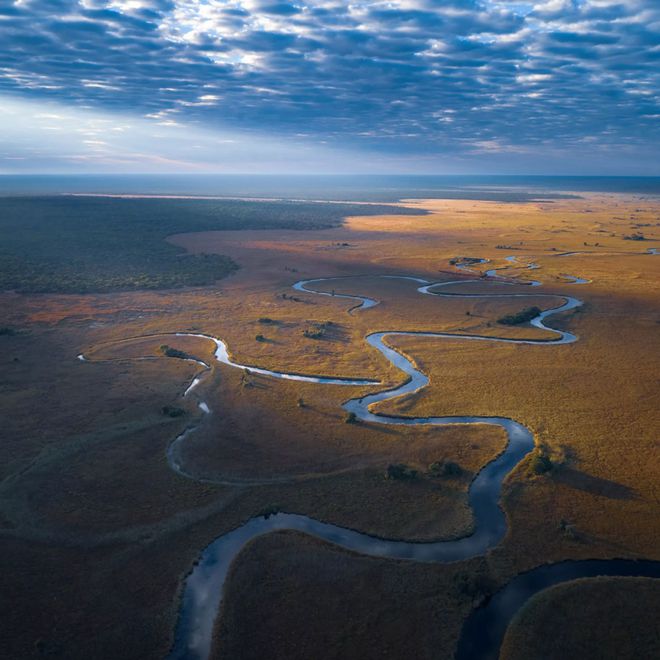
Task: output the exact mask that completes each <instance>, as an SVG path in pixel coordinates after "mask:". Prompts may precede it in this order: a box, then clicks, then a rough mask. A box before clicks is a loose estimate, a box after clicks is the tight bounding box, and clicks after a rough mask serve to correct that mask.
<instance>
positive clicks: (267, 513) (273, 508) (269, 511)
mask: <svg viewBox="0 0 660 660" xmlns="http://www.w3.org/2000/svg"><path fill="white" fill-rule="evenodd" d="M280 511H281V508H280V505H279V504H268V505H267V506H265V507H264V508H263V509H261V511H259V514H258V515H259V516H261V517H263V518H265V519H266V520H268V518H270V517H271V516H275V515H277V514H278V513H279V512H280Z"/></svg>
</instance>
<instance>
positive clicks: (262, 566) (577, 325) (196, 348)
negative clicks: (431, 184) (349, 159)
mask: <svg viewBox="0 0 660 660" xmlns="http://www.w3.org/2000/svg"><path fill="white" fill-rule="evenodd" d="M390 202H391V200H390ZM172 204H174V206H171V205H172ZM260 204H262V206H260ZM67 205H68V206H67ZM2 207H3V216H2V221H1V222H2V223H5V224H6V226H5V227H3V231H5V232H7V233H8V234H10V235H11V236H12V240H11V241H10V242H8V243H6V244H5V246H4V247H3V250H4V251H5V256H7V259H5V260H4V264H5V265H4V269H3V270H2V273H0V275H1V276H2V278H3V279H2V281H3V282H4V289H5V291H3V292H2V293H0V300H1V302H2V308H3V322H2V324H1V325H2V326H3V330H4V331H3V332H2V333H1V334H0V346H1V349H2V350H0V361H1V363H2V373H3V376H4V377H3V396H2V404H1V405H2V416H3V420H5V421H4V432H5V442H4V443H3V445H2V454H3V460H2V462H1V469H2V472H1V473H0V479H1V481H0V544H1V545H2V557H3V567H4V570H3V572H2V576H1V578H0V580H2V585H1V588H0V591H1V593H2V599H1V600H2V618H3V621H4V627H5V630H6V631H7V632H8V634H5V635H4V639H3V641H4V644H3V650H2V654H4V655H6V657H11V658H31V657H34V658H38V657H43V656H45V655H46V656H51V655H52V656H55V657H66V658H92V657H93V658H119V657H121V658H163V657H167V656H169V657H172V658H183V657H185V658H193V657H213V658H215V657H217V658H232V659H234V658H236V659H243V658H245V659H247V658H263V657H268V658H287V659H293V658H300V659H303V658H306V659H307V658H318V659H325V658H382V657H391V658H408V657H416V658H452V657H455V656H456V657H464V658H467V657H474V658H477V657H497V656H498V654H499V653H500V644H502V646H501V654H502V656H501V657H503V658H533V657H549V658H559V657H580V658H590V657H593V658H596V657H603V656H602V655H598V648H597V647H595V646H594V643H593V632H592V630H593V626H594V624H595V623H598V624H599V630H600V634H601V639H602V640H604V641H603V644H607V648H608V649H609V650H610V651H611V652H612V653H613V655H611V656H609V657H619V658H626V657H630V658H632V657H654V656H655V655H657V654H658V653H660V646H658V629H657V625H658V624H657V622H658V620H659V617H658V616H657V613H658V593H660V586H658V581H657V580H656V579H654V578H657V577H658V573H659V571H658V561H660V551H659V548H660V522H659V521H660V515H659V514H660V505H659V501H660V492H659V491H658V484H659V483H660V480H659V479H658V476H659V475H658V471H659V465H658V457H657V450H658V446H657V442H658V438H657V429H658V428H659V427H660V413H659V412H658V411H660V405H659V403H660V402H659V398H660V396H659V392H658V376H657V374H658V372H659V367H660V363H659V362H660V358H659V356H660V332H659V329H660V259H659V258H658V256H657V254H654V252H655V251H656V249H657V248H658V247H659V246H660V204H659V203H658V201H657V199H655V198H653V197H640V196H639V195H637V196H634V195H632V194H625V195H624V194H603V193H599V194H596V193H580V194H579V195H577V194H576V195H566V196H556V197H554V198H552V196H550V195H547V196H544V197H543V198H534V197H530V198H529V199H522V200H521V199H517V198H516V199H515V200H514V201H502V200H497V201H493V200H489V199H415V200H410V199H408V200H406V199H403V200H402V201H400V202H397V203H389V205H383V204H379V205H377V204H371V203H366V204H350V203H348V202H347V203H344V204H323V203H320V202H313V203H312V202H272V201H269V202H258V201H249V202H247V201H243V202H241V201H235V200H233V201H223V200H213V201H211V200H191V199H188V200H165V199H122V198H119V199H112V198H95V197H85V198H72V197H66V196H63V197H62V198H61V199H58V200H57V204H55V205H53V203H52V200H51V201H50V202H48V201H44V199H41V198H35V199H31V198H28V199H21V198H7V199H5V200H3V201H2ZM44 208H46V209H51V210H49V211H48V213H51V216H50V222H51V225H52V226H53V230H52V231H53V236H51V237H50V238H49V239H48V240H44V237H43V236H41V238H40V237H39V232H38V231H33V230H31V231H30V232H27V231H26V233H25V235H24V236H22V237H21V236H20V231H18V230H17V227H18V228H19V229H20V218H21V217H22V216H24V215H25V214H32V215H30V217H31V218H34V222H35V223H36V222H38V218H39V217H40V214H43V213H44V212H45V211H44ZM52 208H55V211H52ZM35 209H37V210H35ZM90 209H92V210H91V211H90ZM89 214H92V215H94V216H98V217H101V218H103V219H104V222H105V224H104V225H103V227H104V231H98V232H95V233H94V235H92V236H88V235H86V234H85V227H84V224H85V218H86V217H88V215H89ZM163 217H165V221H163V220H162V218H163ZM118 218H120V220H118ZM122 218H123V220H121V219H122ZM262 218H263V221H262V220H261V219H262ZM108 219H112V222H111V223H110V224H108V221H109V220H108ZM131 223H137V224H136V228H135V232H136V234H135V235H134V236H131V233H130V226H131ZM31 227H32V225H31ZM238 227H241V228H240V229H239V228H238ZM32 229H33V227H32ZM640 232H641V233H643V237H644V239H643V240H634V239H631V237H633V236H635V235H637V234H639V233H640ZM81 235H82V236H83V237H82V238H80V236H81ZM53 237H55V238H57V240H55V238H53ZM127 244H128V245H130V246H131V247H130V249H128V250H125V248H124V246H125V245H127ZM154 246H155V247H154ZM152 248H153V249H152ZM95 250H98V251H99V255H100V256H99V257H98V258H96V257H95V254H96V253H95V252H94V251H95ZM26 255H27V256H26ZM25 264H27V265H28V267H24V266H25ZM71 264H73V266H72V267H70V265H71ZM22 272H24V273H26V274H27V275H26V277H25V278H24V280H23V281H22V283H21V282H19V281H18V280H17V278H19V279H20V274H21V273H22ZM53 273H56V274H57V277H55V276H54V275H53ZM72 273H74V274H75V276H74V275H72ZM300 282H304V284H303V285H302V286H296V285H297V283H300ZM366 301H371V303H373V304H365V302H366ZM571 301H575V303H576V304H572V303H571ZM507 319H508V320H507ZM283 376H284V377H283ZM374 395H376V396H374ZM498 466H500V467H499V468H498ZM482 484H484V485H483V486H482ZM482 489H483V490H482ZM480 493H481V496H482V498H485V499H484V500H483V501H482V502H481V504H479V502H478V497H479V496H480ZM484 502H485V504H484ZM484 507H485V508H484ZM491 528H492V529H493V530H495V531H493V532H492V534H490V533H489V534H486V531H487V530H489V529H491ZM241 530H243V532H242V531H241ZM253 532H254V533H253ZM482 533H483V534H486V536H487V540H486V541H485V542H484V543H483V544H482V545H480V546H479V547H478V548H476V549H475V546H474V544H472V543H471V542H470V539H472V541H474V540H475V539H479V538H481V537H480V536H479V535H480V534H482ZM232 535H233V536H232ZM484 538H485V537H484ZM223 539H224V541H223ZM223 543H224V544H225V545H223ZM214 544H216V545H214ZM461 544H463V545H465V546H466V547H467V548H468V549H467V550H466V551H465V552H463V554H460V553H459V554H458V555H455V554H451V553H448V550H447V548H450V547H451V548H455V547H459V546H461ZM213 548H219V549H218V550H217V554H216V555H213V552H215V550H213ZM589 561H601V562H604V563H603V564H591V567H592V568H590V569H585V572H584V574H581V573H580V572H579V570H578V571H577V573H576V572H575V570H573V569H571V570H567V571H566V572H565V575H566V577H565V579H562V580H561V581H560V582H558V583H557V584H556V585H554V586H549V585H550V582H548V586H549V588H545V583H543V580H542V579H541V578H539V580H541V582H540V586H539V587H538V588H537V589H536V591H534V590H532V591H533V593H532V592H530V595H529V598H526V599H525V600H523V602H522V603H521V605H520V608H519V609H517V610H516V611H515V612H513V613H512V614H511V625H508V626H505V627H504V630H503V631H502V634H501V635H500V636H499V637H497V635H495V636H494V638H493V639H494V640H495V641H493V642H492V643H491V642H489V643H490V644H491V646H490V647H489V648H486V649H484V648H479V649H476V650H475V649H472V650H470V648H468V647H466V645H465V635H464V634H463V635H462V631H464V630H467V628H465V626H467V625H468V624H469V622H470V621H471V620H472V619H471V617H473V616H474V614H475V612H480V611H485V609H486V608H487V607H488V604H489V603H490V602H496V599H497V594H498V593H504V592H503V591H501V590H502V589H506V588H507V585H509V584H511V583H513V582H514V581H515V580H516V579H520V576H525V575H531V576H532V577H533V576H534V575H541V576H542V575H543V574H544V573H543V571H544V570H545V571H552V570H557V569H552V567H553V566H561V565H563V564H564V565H568V564H565V563H566V562H569V563H570V562H574V564H570V566H573V567H575V566H578V567H580V566H583V565H584V566H589V565H590V564H589ZM617 561H618V562H620V563H619V564H617ZM580 562H582V563H580ZM608 562H609V563H608ZM544 567H545V568H544ZM548 567H550V568H548ZM594 567H595V568H594ZM601 567H602V568H601ZM576 570H577V569H576ZM580 570H581V569H580ZM535 571H539V572H538V573H534V572H535ZM594 571H595V572H594ZM599 571H600V572H599ZM220 573H222V574H220ZM597 575H608V577H595V576H597ZM640 603H641V605H640ZM635 608H636V609H635ZM622 610H625V612H626V615H625V616H622V615H621V611H622ZM635 612H637V614H635ZM654 613H655V614H654ZM508 623H509V619H507V624H508ZM470 625H471V624H470ZM558 629H560V630H561V635H559V634H558V632H557V631H558ZM475 635H476V636H477V637H479V636H480V635H481V633H475ZM590 635H591V636H590ZM560 637H561V639H559V638H560ZM200 640H202V641H200ZM466 649H467V650H466ZM546 651H547V653H548V655H547V656H543V655H541V653H542V652H546ZM487 653H488V654H490V655H485V654H487Z"/></svg>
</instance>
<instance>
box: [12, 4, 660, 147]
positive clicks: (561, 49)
mask: <svg viewBox="0 0 660 660" xmlns="http://www.w3.org/2000/svg"><path fill="white" fill-rule="evenodd" d="M659 37H660V3H659V2H658V1H657V0H625V1H624V0H620V1H616V0H584V1H580V0H548V1H545V2H538V3H533V2H495V1H487V0H484V1H483V2H476V1H472V0H443V1H438V2H436V1H433V0H399V1H392V2H382V1H376V0H366V1H363V0H355V1H354V2H346V1H337V0H320V1H313V0H309V1H308V2H276V1H273V2H270V1H262V0H226V1H221V0H4V1H3V2H0V43H1V44H2V47H1V49H0V51H1V52H0V93H2V94H4V95H8V96H12V97H16V96H19V97H21V98H32V99H34V98H37V99H44V98H47V99H50V100H57V101H60V102H63V103H66V104H75V105H77V106H84V107H89V108H93V109H95V110H103V111H119V112H127V111H130V112H131V113H134V114H135V113H138V114H139V115H141V116H142V117H146V118H147V119H150V120H153V121H156V122H157V123H158V124H160V125H163V126H167V125H175V124H178V123H180V122H182V121H185V122H193V123H194V124H195V125H198V126H202V127H208V128H214V127H217V128H223V129H226V128H227V127H231V128H233V129H236V130H241V131H263V130H264V129H267V130H268V131H269V132H270V133H271V134H277V135H290V136H295V137H296V138H310V139H313V140H316V141H318V142H322V143H324V144H328V145H336V146H341V147H348V148H356V149H361V148H367V149H371V150H377V151H380V152H383V153H420V154H423V153H425V152H431V151H434V152H437V151H438V150H442V151H443V152H444V153H451V154H455V155H458V156H459V157H460V156H461V155H463V156H466V157H470V156H474V155H475V154H485V155H493V154H508V155H510V156H511V155H513V154H525V153H531V152H533V151H538V150H539V149H545V150H547V151H551V152H562V151H565V152H567V153H568V152H572V153H574V154H575V153H579V152H580V150H582V149H585V150H587V149H588V150H589V151H590V152H594V151H596V152H598V153H603V154H606V155H607V154H625V153H630V154H635V153H638V154H640V157H641V158H645V157H646V158H649V159H652V158H653V157H654V156H653V155H652V153H651V150H650V147H649V145H651V146H652V145H653V144H654V143H655V144H656V145H657V138H658V134H659V132H660V130H659V128H658V126H659V123H660V122H659V121H658V120H659V119H660V108H659V103H658V79H659V76H660V66H659V61H658V60H659V59H660V39H659ZM645 154H646V155H645Z"/></svg>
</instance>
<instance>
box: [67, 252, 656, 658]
mask: <svg viewBox="0 0 660 660" xmlns="http://www.w3.org/2000/svg"><path fill="white" fill-rule="evenodd" d="M507 261H510V262H515V261H516V257H515V256H514V257H508V258H507ZM485 262H486V260H471V261H470V262H468V263H465V264H457V267H458V268H460V269H462V270H470V269H469V266H470V265H475V264H477V263H485ZM527 268H529V269H535V268H537V266H536V264H527ZM496 270H498V269H492V270H490V271H487V274H488V275H490V276H491V277H492V278H494V279H491V280H490V282H491V283H492V285H493V286H497V287H500V286H508V285H512V284H514V282H512V281H511V280H507V279H505V278H501V277H500V276H499V275H498V274H497V272H496ZM383 277H386V278H390V279H392V278H397V279H403V280H408V281H412V282H414V283H415V284H416V285H418V286H417V292H418V293H420V294H422V295H431V296H435V297H443V296H444V297H449V296H451V297H455V296H460V297H465V298H505V297H506V298H511V297H515V298H522V297H530V296H533V297H535V298H538V297H539V296H547V297H552V298H553V299H558V298H563V302H562V303H561V304H559V305H555V306H554V307H551V308H549V309H547V310H545V311H543V312H541V313H540V314H539V315H538V316H537V317H536V318H534V319H532V321H531V322H530V323H531V325H532V326H534V327H537V328H539V329H542V330H546V331H549V332H551V333H553V335H554V337H553V338H552V339H547V340H535V339H510V338H503V337H490V336H482V335H465V334H456V333H448V332H410V331H399V330H395V329H391V330H383V331H379V332H374V333H371V334H369V335H367V337H366V342H367V344H368V345H369V346H371V347H372V348H374V349H376V350H377V351H379V352H380V353H381V354H382V355H383V356H384V357H385V358H386V359H387V360H389V361H390V362H391V363H392V364H393V365H394V366H395V367H397V369H399V370H400V371H401V372H402V374H403V375H404V376H405V380H403V382H402V383H401V384H400V385H399V386H397V387H394V388H391V389H384V390H377V391H375V392H373V393H371V394H368V395H365V396H361V397H356V398H352V399H349V400H348V401H346V402H345V403H344V404H343V408H344V409H345V410H346V412H347V413H353V414H354V415H355V417H356V418H357V419H359V420H363V421H368V422H375V423H378V424H384V425H401V426H428V425H432V426H445V425H456V424H488V425H492V426H499V427H500V428H502V429H504V430H505V432H506V434H507V445H506V448H505V450H504V452H503V453H502V454H500V455H499V456H498V457H497V458H495V459H494V460H492V461H491V462H490V463H488V464H487V465H486V466H485V467H484V468H483V469H482V470H481V471H480V472H479V473H478V474H477V476H476V477H475V478H474V480H473V481H472V483H471V485H470V488H469V493H468V496H469V503H470V506H471V508H472V511H473V515H474V520H475V526H474V529H475V531H474V533H473V534H472V535H470V536H468V537H464V538H461V539H457V540H452V541H438V542H429V543H414V542H406V541H390V540H385V539H379V538H374V537H372V536H369V535H367V534H362V533H360V532H357V531H354V530H349V529H345V528H341V527H338V526H336V525H331V524H328V523H324V522H321V521H318V520H315V519H313V518H310V517H308V516H304V515H298V514H290V513H277V514H275V515H271V516H268V517H258V518H252V519H251V520H249V521H248V522H247V523H245V524H244V525H242V526H241V527H238V528H236V529H234V530H232V531H230V532H228V533H226V534H223V535H221V536H219V537H218V538H217V539H216V540H215V541H213V542H212V543H211V544H210V545H209V546H208V547H207V548H205V549H204V551H203V552H202V553H201V556H200V558H199V561H198V562H197V563H196V565H195V567H194V568H193V570H192V572H191V573H190V574H189V575H188V577H187V578H186V581H185V586H184V591H183V596H182V603H181V610H180V615H179V620H178V623H177V627H176V632H175V643H174V646H173V648H172V650H171V653H170V655H169V658H170V659H171V660H173V659H182V658H186V659H193V658H195V659H205V658H207V657H208V656H209V654H210V650H211V642H212V637H213V628H214V623H215V619H216V617H217V615H218V612H219V609H220V605H221V601H222V595H223V588H224V583H225V579H226V577H227V574H228V571H229V568H230V565H231V563H232V561H233V560H234V558H235V557H236V556H237V555H238V554H239V553H240V551H241V550H242V548H243V547H244V546H245V544H246V543H248V542H249V541H250V540H251V539H254V538H255V537H257V536H260V535H263V534H266V533H269V532H273V531H276V530H296V531H300V532H304V533H307V534H310V535H313V536H315V537H318V538H320V539H323V540H324V541H327V542H329V543H333V544H335V545H338V546H341V547H343V548H347V549H350V550H353V551H356V552H360V553H362V554H366V555H371V556H377V557H384V558H393V559H405V560H411V561H419V562H441V563H446V562H454V561H461V560H465V559H468V558H471V557H475V556H479V555H483V554H485V553H486V552H488V550H490V549H492V548H494V547H495V546H497V545H498V544H499V543H500V542H501V541H502V539H503V538H504V535H505V534H506V530H507V525H506V518H505V516H504V513H503V511H502V509H501V508H500V505H499V502H500V494H501V490H502V484H503V482H504V479H505V478H506V476H507V474H509V473H510V472H511V471H512V470H513V469H514V468H515V467H516V466H517V465H518V464H519V463H520V462H521V461H522V460H523V459H524V458H525V456H526V455H527V454H528V453H529V452H531V451H532V450H533V448H534V439H533V436H532V433H531V431H530V430H529V429H527V428H526V427H524V426H523V425H522V424H520V423H518V422H516V421H515V420H513V419H508V418H505V417H481V416H439V417H403V416H401V417H399V416H390V415H383V414H379V413H377V412H373V411H372V405H373V404H376V403H378V402H381V401H387V400H390V399H394V398H396V397H399V396H402V395H405V394H409V393H411V392H415V391H417V390H419V389H421V388H423V387H425V386H426V385H427V384H428V382H429V381H428V377H427V376H426V375H425V374H424V373H423V372H422V371H420V370H419V369H417V368H416V367H415V366H414V364H413V362H412V361H411V360H410V358H408V357H407V356H406V355H405V354H403V353H402V352H399V351H397V350H396V349H394V348H393V347H392V346H390V345H389V344H388V339H393V338H396V337H399V336H419V337H429V338H436V339H452V340H464V341H483V342H505V343H515V344H526V345H535V346H546V347H548V350H551V348H552V347H553V346H557V345H561V344H570V343H572V342H575V341H576V340H577V337H576V336H575V335H574V334H572V333H570V332H567V331H562V330H558V329H555V328H552V327H550V326H548V325H546V323H545V322H546V321H547V319H548V318H549V317H551V316H552V315H555V314H559V313H561V312H566V311H569V310H572V309H575V308H577V307H579V306H580V305H581V304H582V302H581V301H580V300H578V299H577V298H574V297H571V296H558V295H557V294H539V293H536V292H534V293H531V292H530V293H518V292H516V293H507V292H497V293H495V292H493V293H461V292H460V290H459V291H456V288H457V287H462V286H465V285H466V284H470V283H474V282H479V283H483V282H484V281H489V280H484V279H475V280H464V279H463V280H457V281H452V282H430V281H427V280H425V279H422V278H418V277H411V276H383ZM568 277H571V279H572V280H573V283H575V284H581V283H587V280H583V279H581V278H577V277H572V276H568ZM356 279H357V278H355V277H353V278H351V282H355V281H356ZM343 282H344V278H318V279H313V280H301V281H299V282H296V283H295V284H294V285H293V288H294V289H295V290H296V291H300V292H305V293H310V294H315V295H321V296H331V297H336V298H342V299H349V300H353V301H354V302H355V306H354V307H352V308H351V309H352V310H366V309H369V308H372V307H374V306H376V305H377V304H378V302H379V301H378V300H375V299H373V298H367V297H365V296H360V295H357V294H347V293H336V292H334V291H329V292H328V291H325V290H320V289H318V288H315V287H318V286H319V285H321V286H323V285H327V284H328V283H334V284H335V285H337V286H341V285H342V284H343ZM525 284H528V285H531V286H539V285H540V284H541V283H540V282H536V281H528V282H525ZM448 289H450V290H448ZM176 334H177V336H189V337H200V338H204V339H208V340H209V341H211V342H213V343H214V344H215V347H216V349H215V353H214V356H215V359H216V360H217V361H218V362H220V363H222V364H225V365H227V366H229V367H233V368H237V369H243V370H245V369H249V370H250V371H251V372H254V373H258V374H262V375H265V376H271V377H274V378H280V379H287V380H294V381H301V382H312V383H318V384H323V385H345V386H371V385H373V386H377V385H378V384H379V383H378V382H375V381H372V380H365V379H359V378H352V377H342V378H337V377H323V376H310V375H305V374H299V373H289V372H284V371H273V370H269V369H264V368H261V367H258V366H255V365H244V364H240V363H238V362H236V361H234V360H232V359H231V357H230V355H229V351H228V349H227V346H226V344H225V342H223V341H222V340H221V339H219V338H217V337H212V336H210V335H203V334H196V333H195V334H193V333H176ZM79 357H80V358H81V359H84V357H83V356H82V355H81V356H79ZM202 364H204V363H202ZM204 366H205V367H207V366H208V365H204ZM199 383H200V377H199V376H197V377H195V379H194V380H193V381H192V382H191V384H190V385H189V386H188V388H187V389H186V391H185V393H184V396H187V395H188V394H190V393H191V392H192V391H193V390H194V389H195V388H196V387H197V386H198V385H199ZM199 407H200V408H201V409H202V410H203V412H204V413H207V414H210V413H211V411H210V408H209V407H208V405H207V404H206V403H205V402H204V401H201V400H200V401H199ZM195 428H196V426H192V427H189V428H188V429H186V431H185V432H184V433H182V434H181V435H180V436H179V437H178V438H176V440H175V441H174V442H173V443H172V444H171V445H170V448H169V449H168V461H169V463H170V466H171V467H172V468H173V469H174V470H176V471H177V472H179V473H180V474H183V475H185V476H188V477H191V478H194V477H192V475H189V474H187V473H186V472H185V470H184V469H183V468H182V466H181V464H180V461H179V459H178V458H177V456H178V448H179V447H180V446H181V444H182V443H183V442H185V440H186V438H187V437H188V436H189V434H190V433H192V432H194V430H195ZM601 574H604V575H649V576H651V577H658V576H659V575H660V562H648V561H646V562H631V561H626V560H608V561H601V560H593V561H581V562H561V563H558V564H553V565H547V566H541V567H539V568H537V569H534V570H533V571H530V572H528V573H525V574H522V575H519V576H517V577H516V578H514V579H513V580H512V581H511V582H510V583H509V584H508V585H507V586H506V587H504V588H503V589H502V590H501V591H500V592H498V594H496V595H495V596H494V597H493V598H492V599H490V601H489V602H488V604H487V605H486V606H485V607H482V608H479V609H477V610H475V611H474V612H473V614H472V615H471V616H470V617H469V618H468V620H467V621H466V623H465V625H464V628H463V632H462V635H461V640H460V643H459V647H458V655H457V657H458V658H460V659H461V660H467V659H470V658H491V657H492V658H495V657H497V655H498V653H499V647H500V644H501V641H502V638H503V635H504V632H505V630H506V627H507V625H508V623H509V622H510V620H511V618H512V617H513V616H514V615H515V613H516V612H517V611H518V610H519V608H520V607H521V606H522V605H523V604H524V603H525V602H526V601H527V599H528V598H529V597H530V596H531V595H533V594H534V593H537V592H538V591H540V590H542V589H545V588H547V587H548V586H551V585H553V584H557V583H559V582H562V581H565V580H569V579H574V578H577V577H587V576H590V575H601Z"/></svg>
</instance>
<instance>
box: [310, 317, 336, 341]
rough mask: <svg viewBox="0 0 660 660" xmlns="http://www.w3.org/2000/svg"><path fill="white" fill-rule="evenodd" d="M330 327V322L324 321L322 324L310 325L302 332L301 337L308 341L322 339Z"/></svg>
mask: <svg viewBox="0 0 660 660" xmlns="http://www.w3.org/2000/svg"><path fill="white" fill-rule="evenodd" d="M332 325H333V323H332V321H324V322H323V323H317V322H314V323H311V324H310V325H309V327H307V328H305V329H304V330H303V335H304V336H305V337H307V338H308V339H323V337H325V336H326V334H327V332H328V330H329V329H330V328H331V327H332Z"/></svg>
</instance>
